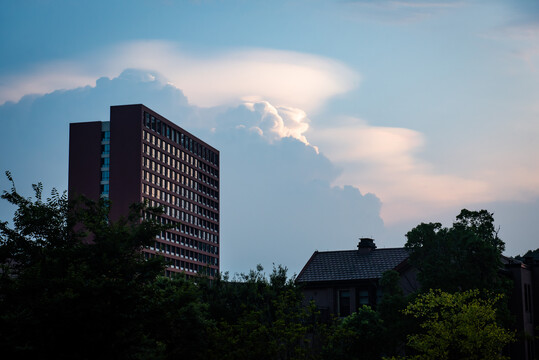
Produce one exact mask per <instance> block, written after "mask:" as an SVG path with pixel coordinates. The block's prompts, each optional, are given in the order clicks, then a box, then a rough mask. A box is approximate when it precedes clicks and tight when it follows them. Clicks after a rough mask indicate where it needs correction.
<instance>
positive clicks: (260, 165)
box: [0, 70, 384, 272]
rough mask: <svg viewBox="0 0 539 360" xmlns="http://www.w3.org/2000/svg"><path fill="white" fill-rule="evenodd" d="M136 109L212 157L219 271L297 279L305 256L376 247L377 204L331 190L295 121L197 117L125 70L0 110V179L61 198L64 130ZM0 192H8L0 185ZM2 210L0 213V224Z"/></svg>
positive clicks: (202, 111)
mask: <svg viewBox="0 0 539 360" xmlns="http://www.w3.org/2000/svg"><path fill="white" fill-rule="evenodd" d="M141 102H142V103H144V104H146V105H147V106H149V107H150V108H152V109H154V110H155V111H157V112H158V113H160V114H162V115H163V116H166V117H167V118H168V119H170V120H172V121H174V122H176V123H177V124H178V125H179V126H182V127H183V128H185V129H186V130H188V131H191V132H192V133H194V134H195V135H196V136H198V137H200V138H202V139H204V140H205V141H207V142H208V143H210V144H212V145H214V146H215V147H217V148H218V149H219V150H220V152H221V187H220V189H221V202H220V208H221V244H222V249H221V256H222V269H223V270H230V271H232V272H236V271H247V270H248V269H250V268H253V267H255V266H256V264H258V263H261V264H263V265H264V266H265V267H266V268H271V264H272V263H273V262H274V263H276V264H283V265H285V266H288V267H289V268H290V270H291V271H292V272H299V271H300V270H301V267H302V266H303V265H304V263H305V262H306V261H307V260H308V258H309V257H310V255H311V254H312V252H313V251H314V250H315V249H319V250H324V249H337V248H338V249H353V248H354V247H355V245H356V242H357V238H358V237H361V236H373V237H375V238H377V239H382V238H383V234H384V224H383V221H382V219H381V218H380V207H381V203H380V200H379V199H378V198H377V197H376V196H375V195H373V194H366V193H365V192H361V191H360V190H359V189H358V188H357V187H353V186H343V187H334V186H331V183H333V182H334V181H335V179H337V178H338V176H339V174H340V173H341V170H340V169H339V168H337V167H336V166H335V165H334V164H333V163H332V162H331V161H330V160H329V159H328V158H327V157H325V156H324V155H322V154H319V153H317V152H316V150H315V149H314V148H313V147H312V146H306V144H305V142H304V138H303V136H304V132H305V129H306V128H307V126H308V125H307V124H308V121H307V118H306V115H305V113H304V112H303V111H301V110H299V109H297V108H290V107H279V106H276V105H274V104H272V103H271V102H268V101H257V102H253V101H251V102H249V103H247V104H245V105H243V104H240V105H237V106H232V107H217V108H200V107H197V106H194V105H191V104H190V103H189V102H188V101H187V97H186V96H185V95H184V94H183V92H182V91H180V90H179V89H177V88H176V87H174V86H171V85H169V84H167V80H166V79H164V78H162V77H161V76H160V75H159V74H158V73H155V72H148V71H140V70H127V71H125V72H123V73H122V74H121V75H120V76H119V77H116V78H112V79H109V78H106V77H102V78H100V79H98V80H97V81H96V86H95V87H94V86H86V87H81V88H76V89H72V90H62V91H60V90H58V91H55V92H52V93H50V94H47V95H43V96H25V97H23V98H22V99H21V101H19V102H17V103H6V104H4V105H2V106H0V118H1V119H2V126H3V131H2V132H1V133H0V151H1V152H2V154H5V156H3V158H2V168H1V169H0V170H2V171H3V170H8V169H9V170H11V171H12V173H13V176H14V177H15V180H16V182H17V187H18V189H19V190H21V191H23V192H24V193H25V194H29V190H30V189H31V188H30V184H31V183H32V182H37V181H42V182H44V184H45V186H46V188H50V186H56V187H58V188H59V189H60V190H63V189H66V188H67V164H68V154H67V149H68V124H69V123H70V122H79V121H95V120H107V119H108V117H109V106H110V105H112V104H127V103H141ZM255 128H258V129H260V131H253V130H252V129H255ZM0 185H1V186H2V188H3V189H6V188H8V186H9V184H7V182H6V181H5V179H3V178H1V177H0ZM10 210H11V209H9V208H6V207H4V204H2V207H0V215H1V217H0V218H2V219H7V218H9V215H10V214H9V212H10ZM378 244H379V246H380V245H381V244H383V243H381V242H379V243H378Z"/></svg>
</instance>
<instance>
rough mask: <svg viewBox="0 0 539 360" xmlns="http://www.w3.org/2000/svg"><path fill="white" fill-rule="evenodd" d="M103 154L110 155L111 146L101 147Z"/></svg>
mask: <svg viewBox="0 0 539 360" xmlns="http://www.w3.org/2000/svg"><path fill="white" fill-rule="evenodd" d="M101 154H103V155H106V154H110V144H104V145H101Z"/></svg>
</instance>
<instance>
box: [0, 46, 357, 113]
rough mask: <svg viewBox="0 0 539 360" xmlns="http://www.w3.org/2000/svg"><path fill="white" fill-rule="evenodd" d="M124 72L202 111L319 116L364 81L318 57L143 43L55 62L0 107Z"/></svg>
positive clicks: (16, 82)
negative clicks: (157, 83)
mask: <svg viewBox="0 0 539 360" xmlns="http://www.w3.org/2000/svg"><path fill="white" fill-rule="evenodd" d="M126 68H138V69H159V72H160V73H162V74H163V75H164V76H165V77H166V78H167V79H168V81H169V83H170V84H171V85H174V84H176V86H181V89H182V90H183V91H185V93H186V94H189V100H190V102H191V103H192V104H194V105H197V106H205V107H210V106H219V105H230V104H239V103H241V102H242V101H252V99H253V98H258V99H263V100H266V101H269V102H271V103H273V104H276V105H279V106H290V107H295V108H300V109H303V110H305V111H314V110H316V109H317V108H318V107H320V106H322V105H323V104H324V103H325V101H327V99H328V98H330V97H332V96H334V95H337V94H341V93H344V92H346V91H349V90H350V89H352V88H354V87H355V86H357V84H358V82H359V75H358V74H357V73H355V72H354V71H352V70H351V69H350V68H348V67H347V66H345V65H344V64H342V63H340V62H337V61H334V60H331V59H328V58H324V57H321V56H316V55H311V54H304V53H298V52H293V51H280V50H270V49H238V50H234V51H227V52H221V53H211V54H201V53H198V54H195V53H192V52H189V51H186V50H183V49H181V48H180V47H179V46H178V45H177V44H174V43H171V42H164V41H145V42H133V43H127V44H121V45H117V46H114V47H110V48H106V49H103V50H102V51H98V52H94V53H92V54H91V55H85V56H83V57H80V58H78V59H71V60H70V61H58V62H52V63H49V64H46V65H40V66H36V67H35V68H34V69H27V71H26V72H25V73H23V74H13V75H10V76H8V77H6V78H3V79H0V80H1V81H0V102H5V101H7V100H11V101H16V100H18V99H19V98H20V97H22V96H24V95H26V94H31V93H38V94H43V93H47V92H51V91H54V90H57V89H71V88H74V87H79V86H86V85H94V81H95V79H96V78H99V77H101V76H108V77H117V76H118V75H119V74H120V73H121V72H122V71H123V70H124V69H126Z"/></svg>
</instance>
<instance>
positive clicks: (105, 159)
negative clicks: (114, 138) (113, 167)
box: [100, 121, 110, 198]
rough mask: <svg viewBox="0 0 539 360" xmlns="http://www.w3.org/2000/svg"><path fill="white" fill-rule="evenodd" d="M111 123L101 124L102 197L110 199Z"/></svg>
mask: <svg viewBox="0 0 539 360" xmlns="http://www.w3.org/2000/svg"><path fill="white" fill-rule="evenodd" d="M109 167H110V122H108V121H107V122H102V123H101V183H100V186H101V191H100V194H101V197H103V198H108V197H109V186H110V185H109V179H110V170H109Z"/></svg>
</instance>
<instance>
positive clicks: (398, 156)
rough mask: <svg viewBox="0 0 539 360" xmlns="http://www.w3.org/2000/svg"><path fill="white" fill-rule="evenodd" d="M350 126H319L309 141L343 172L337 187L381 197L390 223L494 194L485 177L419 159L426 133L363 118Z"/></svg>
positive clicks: (385, 217)
mask: <svg viewBox="0 0 539 360" xmlns="http://www.w3.org/2000/svg"><path fill="white" fill-rule="evenodd" d="M347 123H348V125H347V126H342V127H336V128H329V129H328V128H324V129H316V128H313V129H312V131H310V132H309V133H308V136H309V140H310V141H311V142H313V143H314V144H316V145H317V146H319V148H320V149H321V151H322V153H323V154H325V155H326V156H328V158H329V159H331V160H332V161H333V162H334V163H335V164H337V165H338V166H340V167H342V168H343V169H344V170H343V172H342V174H341V176H340V177H339V178H338V179H337V180H336V181H335V182H334V183H333V184H334V185H344V184H356V185H359V184H361V188H362V189H363V190H365V191H368V192H372V193H375V194H378V196H380V198H381V199H383V204H384V206H383V208H382V216H383V218H384V220H385V221H386V222H387V223H388V224H392V223H395V222H401V221H406V220H409V219H412V218H418V217H420V216H421V215H422V214H425V213H429V212H432V211H433V209H434V210H435V211H436V210H437V211H443V209H446V208H448V207H453V206H455V205H457V204H462V203H464V202H467V201H469V200H470V199H474V200H475V201H488V200H490V199H492V198H493V194H492V191H491V190H492V189H491V186H490V185H489V183H488V182H486V181H484V180H482V179H475V178H473V177H472V178H469V177H464V176H458V175H452V174H444V173H440V169H439V167H437V166H435V165H433V164H429V163H428V162H426V161H424V160H421V157H420V153H421V150H424V144H425V139H424V135H423V134H421V133H419V132H417V131H414V130H410V129H403V128H394V127H379V126H371V125H369V124H368V123H366V122H364V121H362V120H359V119H355V120H354V119H348V120H347Z"/></svg>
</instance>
